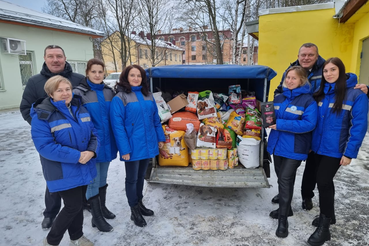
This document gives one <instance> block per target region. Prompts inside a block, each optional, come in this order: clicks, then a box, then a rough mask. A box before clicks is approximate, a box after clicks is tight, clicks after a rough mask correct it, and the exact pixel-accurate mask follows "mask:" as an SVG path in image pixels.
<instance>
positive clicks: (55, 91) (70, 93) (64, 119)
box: [20, 45, 165, 246]
mask: <svg viewBox="0 0 369 246" xmlns="http://www.w3.org/2000/svg"><path fill="white" fill-rule="evenodd" d="M44 60H45V62H44V64H43V68H42V70H41V73H40V74H37V75H35V76H33V77H31V78H30V79H29V81H28V83H27V85H26V88H25V90H24V93H23V97H22V102H21V105H20V111H21V113H22V116H23V118H24V119H25V120H26V121H27V122H28V123H29V124H30V125H31V135H32V139H33V142H34V145H35V147H36V149H37V151H38V152H39V154H40V160H41V165H42V171H43V174H44V178H45V180H46V192H45V205H46V209H45V211H44V213H43V214H44V219H43V221H42V223H41V226H42V228H43V229H45V230H48V229H50V231H49V233H48V234H47V237H46V238H45V239H44V241H43V245H59V244H60V242H61V240H62V238H63V236H64V233H65V232H66V231H68V233H69V237H70V245H79V246H81V245H82V246H92V245H94V244H93V243H92V242H91V241H90V240H89V239H87V238H86V237H85V236H84V235H83V230H82V225H83V208H86V209H89V211H90V212H91V214H92V220H91V225H92V227H97V229H98V230H100V231H102V232H110V231H112V230H113V227H112V226H111V225H110V224H109V223H108V222H107V220H106V219H114V218H115V217H116V216H115V214H114V213H113V212H111V211H110V210H109V209H108V208H107V207H106V190H107V187H108V184H107V174H108V169H109V164H110V162H111V161H112V160H113V159H115V158H116V157H117V151H118V150H119V153H120V160H122V161H124V162H125V168H126V181H125V185H126V195H127V199H128V204H129V206H130V208H131V220H133V222H134V224H135V225H137V226H140V227H143V226H145V225H146V221H145V219H144V217H143V216H153V215H154V212H153V211H152V210H150V209H148V208H146V207H145V206H144V204H143V202H142V199H143V186H144V176H145V173H146V169H147V167H148V164H149V159H151V158H153V157H155V156H156V155H158V154H159V148H160V147H162V146H163V145H164V141H165V136H164V132H163V129H162V127H161V123H160V118H159V115H158V112H157V107H156V104H155V100H154V99H153V96H152V94H151V93H150V92H149V87H148V85H147V83H146V72H145V70H143V69H142V68H141V67H140V66H138V65H132V66H128V67H127V68H125V69H124V71H123V72H122V73H121V76H120V78H119V82H118V83H117V84H116V86H115V90H116V91H117V92H118V93H117V94H116V93H115V91H114V90H113V89H112V88H110V87H108V86H107V85H105V84H104V83H103V79H104V74H105V65H104V63H103V62H102V61H100V60H98V59H91V60H89V61H88V63H87V68H86V76H82V75H79V74H77V73H73V71H72V68H71V66H70V64H69V63H68V62H67V61H66V56H65V53H64V50H63V49H62V48H61V47H60V46H57V45H49V46H47V47H46V48H45V51H44ZM61 199H62V200H63V203H64V207H63V208H62V209H61V210H60V208H61Z"/></svg>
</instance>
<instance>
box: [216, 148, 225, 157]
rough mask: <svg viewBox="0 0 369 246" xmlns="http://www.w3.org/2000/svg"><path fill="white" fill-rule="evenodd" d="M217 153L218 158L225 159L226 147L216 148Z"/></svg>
mask: <svg viewBox="0 0 369 246" xmlns="http://www.w3.org/2000/svg"><path fill="white" fill-rule="evenodd" d="M217 153H218V157H217V159H218V160H225V159H227V149H217Z"/></svg>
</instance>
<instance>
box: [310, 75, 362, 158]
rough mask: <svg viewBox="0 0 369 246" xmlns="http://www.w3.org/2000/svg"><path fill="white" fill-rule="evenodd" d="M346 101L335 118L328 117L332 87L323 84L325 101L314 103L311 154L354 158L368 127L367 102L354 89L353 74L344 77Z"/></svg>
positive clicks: (332, 98)
mask: <svg viewBox="0 0 369 246" xmlns="http://www.w3.org/2000/svg"><path fill="white" fill-rule="evenodd" d="M347 76H348V79H347V91H346V97H345V100H344V102H343V105H342V110H341V112H340V113H339V114H336V113H332V107H333V104H334V102H335V83H332V84H330V83H326V84H325V86H324V94H325V97H324V98H323V99H322V101H320V102H318V123H317V127H316V129H315V130H314V132H313V142H312V150H313V151H314V152H315V153H317V154H319V155H325V156H330V157H334V158H341V157H342V155H344V156H346V157H349V158H356V157H357V154H358V152H359V148H360V146H361V143H362V141H363V139H364V137H365V133H366V130H367V124H368V122H367V121H368V118H367V115H368V98H367V96H366V95H365V94H364V93H363V92H362V91H361V90H358V89H354V87H355V85H356V84H357V77H356V75H355V74H352V73H349V74H347Z"/></svg>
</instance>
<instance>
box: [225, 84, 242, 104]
mask: <svg viewBox="0 0 369 246" xmlns="http://www.w3.org/2000/svg"><path fill="white" fill-rule="evenodd" d="M228 95H229V98H228V102H229V103H230V104H239V103H241V97H242V94H241V86H240V85H230V86H229V87H228Z"/></svg>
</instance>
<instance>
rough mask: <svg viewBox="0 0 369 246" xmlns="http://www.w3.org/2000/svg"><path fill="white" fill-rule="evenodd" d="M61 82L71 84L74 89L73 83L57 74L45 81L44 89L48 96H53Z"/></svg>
mask: <svg viewBox="0 0 369 246" xmlns="http://www.w3.org/2000/svg"><path fill="white" fill-rule="evenodd" d="M61 82H64V83H67V84H69V86H70V88H71V89H72V83H71V82H70V81H69V80H68V79H67V78H64V77H63V76H60V75H56V76H53V77H51V78H50V79H48V80H47V81H46V83H45V86H44V90H45V92H46V94H47V95H48V96H51V95H52V94H53V93H54V92H55V91H56V90H57V89H58V87H59V84H60V83H61Z"/></svg>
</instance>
